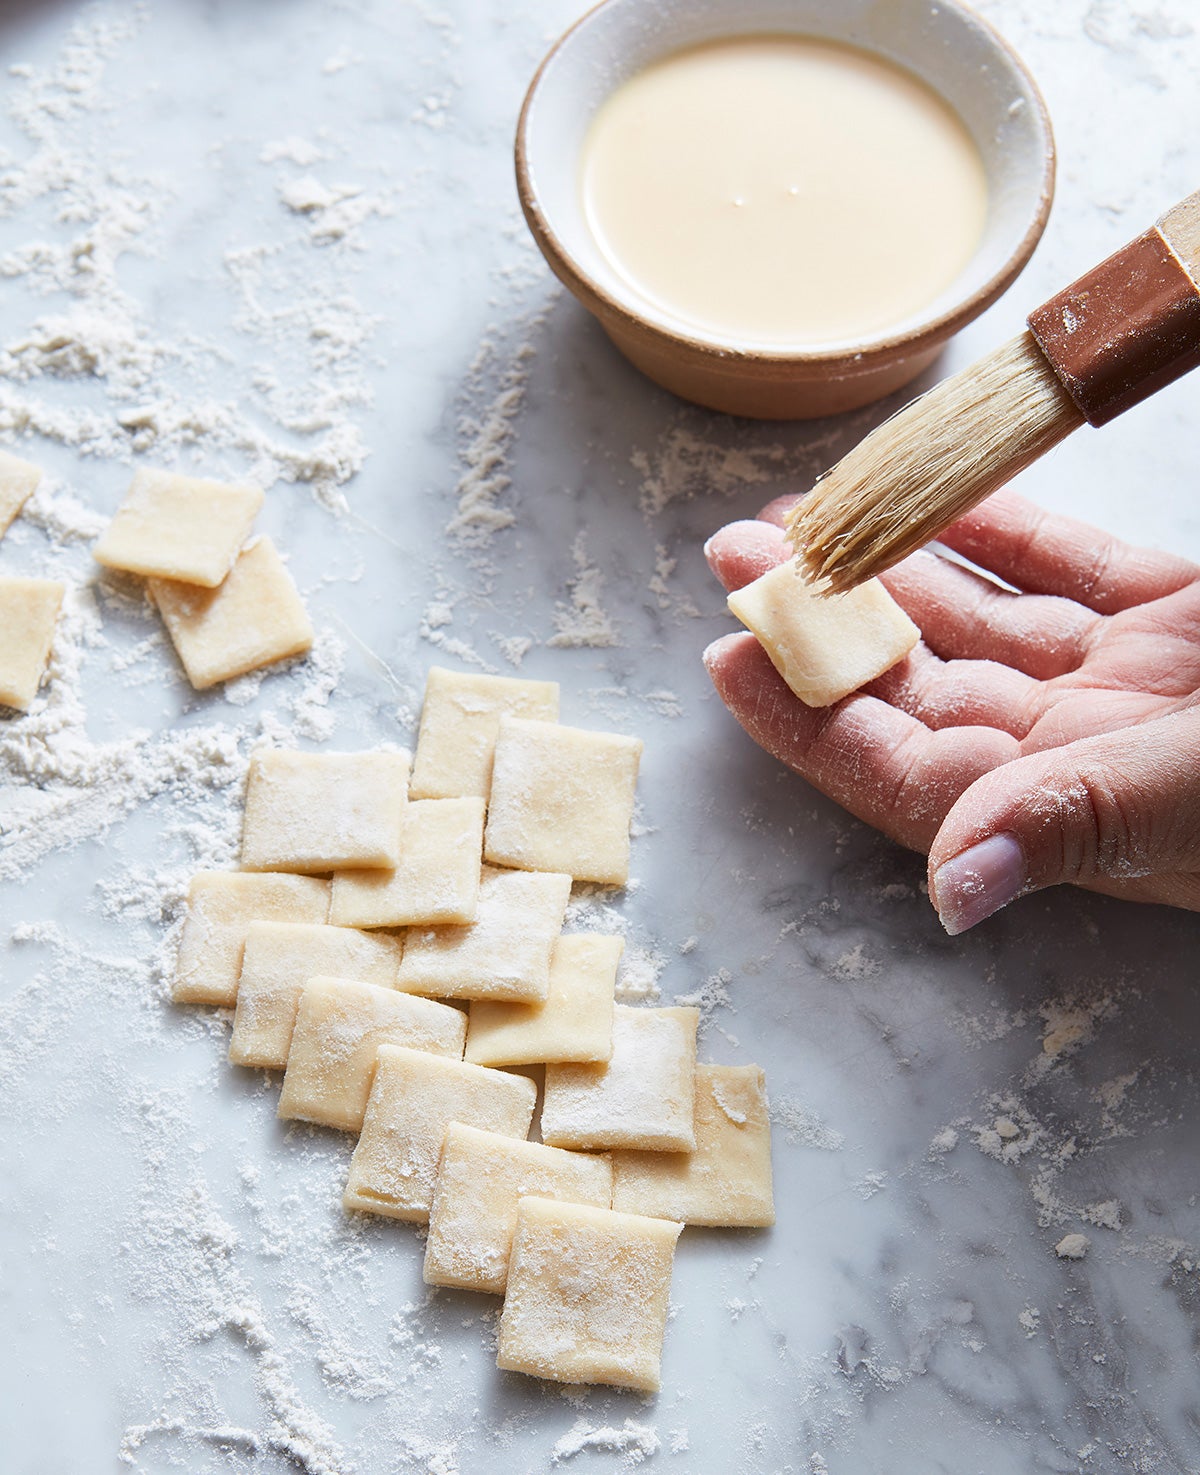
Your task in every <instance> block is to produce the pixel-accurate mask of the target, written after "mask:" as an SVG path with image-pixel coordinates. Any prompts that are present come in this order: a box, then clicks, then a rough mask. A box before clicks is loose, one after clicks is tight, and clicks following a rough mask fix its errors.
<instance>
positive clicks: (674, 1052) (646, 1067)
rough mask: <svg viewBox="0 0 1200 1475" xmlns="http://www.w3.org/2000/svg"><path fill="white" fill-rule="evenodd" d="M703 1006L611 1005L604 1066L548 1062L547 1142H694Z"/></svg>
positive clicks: (668, 1147)
mask: <svg viewBox="0 0 1200 1475" xmlns="http://www.w3.org/2000/svg"><path fill="white" fill-rule="evenodd" d="M699 1021H700V1011H699V1010H698V1009H684V1008H676V1009H632V1008H630V1007H629V1006H628V1005H625V1004H617V1005H615V1006H614V1008H613V1049H612V1058H611V1059H610V1060H609V1061H608V1063H607V1064H606V1065H548V1066H547V1067H546V1094H545V1099H544V1100H543V1102H542V1141H543V1142H546V1143H549V1145H550V1146H551V1147H577V1148H594V1147H599V1148H604V1147H631V1148H638V1149H641V1150H642V1151H645V1152H692V1151H694V1150H695V1146H696V1131H695V1122H694V1118H695V1100H696V1026H697V1024H698V1023H699Z"/></svg>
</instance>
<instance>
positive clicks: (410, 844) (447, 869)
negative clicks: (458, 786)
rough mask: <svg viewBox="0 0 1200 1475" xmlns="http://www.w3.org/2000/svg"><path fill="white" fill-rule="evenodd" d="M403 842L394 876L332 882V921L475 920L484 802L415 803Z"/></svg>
mask: <svg viewBox="0 0 1200 1475" xmlns="http://www.w3.org/2000/svg"><path fill="white" fill-rule="evenodd" d="M399 844H400V859H399V862H398V864H397V865H396V868H395V869H394V870H383V871H381V870H373V871H365V870H355V871H340V872H339V873H338V874H337V875H336V876H334V878H333V903H332V907H331V910H330V921H331V922H335V923H337V924H338V925H339V926H345V927H410V926H413V925H414V924H420V923H424V924H431V923H432V924H442V923H447V922H457V923H465V922H471V921H473V920H474V918H475V910H476V908H477V906H478V905H479V872H480V865H481V861H482V857H483V800H482V799H479V798H474V797H472V798H465V799H414V800H412V801H411V802H410V803H409V804H407V805H406V806H405V809H404V811H403V814H402V816H401V820H400V842H399Z"/></svg>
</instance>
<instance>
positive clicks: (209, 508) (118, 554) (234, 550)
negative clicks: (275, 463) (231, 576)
mask: <svg viewBox="0 0 1200 1475" xmlns="http://www.w3.org/2000/svg"><path fill="white" fill-rule="evenodd" d="M262 503H263V494H262V492H261V491H260V490H259V488H258V487H253V486H248V485H245V484H242V483H227V482H221V481H204V480H202V479H201V478H200V477H196V476H178V475H176V474H175V473H174V472H172V471H158V470H154V469H152V468H150V467H142V468H141V469H139V470H138V471H135V472H134V473H133V480H132V482H130V484H129V490H128V491H127V492H126V493H125V500H124V501H123V502H122V503H121V505H120V507H118V508H117V514H116V516H115V517H114V518H113V520H112V521H111V522H110V523H109V525H108V526H107V527H106V528H105V530H104V532H103V533H102V534H101V536H100V541H99V542H98V543H97V544H96V547H95V550H94V552H95V557H96V561H97V562H98V563H102V564H104V565H105V566H106V567H108V568H119V569H125V570H126V571H127V572H128V573H131V574H144V575H146V576H147V577H149V578H156V579H178V580H180V582H182V583H184V584H200V585H202V586H203V587H204V588H205V589H215V588H216V587H217V585H218V584H219V583H220V582H221V580H222V579H223V578H224V577H225V575H226V574H227V573H228V572H229V570H230V569H231V568H232V567H233V561H234V559H235V558H236V557H237V555H238V549H239V548H240V547H241V546H242V544H243V543H244V542H245V541H246V537H247V535H248V534H249V532H250V524H251V523H252V522H253V521H254V516H255V514H256V513H257V511H258V509H259V508H260V507H261V506H262Z"/></svg>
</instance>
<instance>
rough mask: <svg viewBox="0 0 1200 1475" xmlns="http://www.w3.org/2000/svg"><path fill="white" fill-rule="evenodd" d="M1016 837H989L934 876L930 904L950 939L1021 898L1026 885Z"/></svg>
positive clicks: (956, 857)
mask: <svg viewBox="0 0 1200 1475" xmlns="http://www.w3.org/2000/svg"><path fill="white" fill-rule="evenodd" d="M1027 880H1028V878H1027V876H1026V874H1025V857H1024V856H1023V855H1022V854H1021V847H1020V845H1019V844H1018V843H1017V837H1016V836H1015V835H1010V834H1007V833H1004V834H1000V835H989V836H988V838H987V839H986V840H981V841H980V842H979V844H978V845H972V846H971V847H970V849H969V850H964V851H963V852H962V853H961V854H960V855H956V856H954V858H953V859H952V860H948V861H944V862H943V863H942V864H941V865H940V866H938V868H937V870H936V871H935V872H934V873H933V881H932V886H931V890H932V892H933V904H934V906H935V907H936V908H937V914H938V916H939V917H940V918H941V922H942V926H943V927H944V928H945V929H946V931H947V932H948V933H949V934H950V936H951V937H957V936H958V934H959V933H960V932H966V931H967V929H968V928H970V927H974V926H975V925H976V924H977V923H979V922H982V921H984V920H985V919H986V918H988V917H990V916H991V915H992V913H993V912H998V911H999V910H1000V908H1001V907H1006V906H1007V905H1008V904H1009V902H1010V901H1012V900H1013V899H1014V898H1015V897H1017V896H1020V894H1021V892H1022V891H1023V890H1024V889H1025V886H1026V884H1027Z"/></svg>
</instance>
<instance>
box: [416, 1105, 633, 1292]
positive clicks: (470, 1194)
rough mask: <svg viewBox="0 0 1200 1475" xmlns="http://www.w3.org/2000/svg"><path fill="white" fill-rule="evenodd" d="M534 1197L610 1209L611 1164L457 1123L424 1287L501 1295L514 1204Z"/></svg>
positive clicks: (447, 1148) (440, 1177)
mask: <svg viewBox="0 0 1200 1475" xmlns="http://www.w3.org/2000/svg"><path fill="white" fill-rule="evenodd" d="M530 1195H533V1196H535V1197H537V1198H550V1199H557V1200H560V1201H566V1202H568V1203H575V1204H592V1205H594V1206H595V1207H596V1208H598V1209H607V1208H608V1207H610V1205H611V1204H612V1163H611V1161H610V1159H609V1158H607V1157H605V1156H603V1155H602V1154H592V1153H586V1152H564V1151H563V1150H562V1148H561V1147H545V1146H543V1145H542V1143H540V1142H520V1141H517V1140H516V1139H515V1138H512V1137H497V1136H496V1135H495V1133H493V1132H481V1131H479V1130H478V1129H477V1128H475V1127H466V1126H464V1125H463V1124H462V1123H461V1122H452V1123H451V1124H450V1126H449V1127H448V1128H447V1129H446V1139H445V1141H444V1143H443V1144H442V1159H441V1162H440V1164H439V1165H438V1173H437V1182H436V1183H435V1184H434V1188H433V1208H432V1210H431V1212H430V1215H429V1235H428V1237H427V1238H426V1240H425V1280H426V1282H427V1283H428V1284H429V1285H439V1286H457V1287H458V1288H459V1289H461V1290H466V1291H494V1292H496V1293H497V1294H502V1293H503V1291H504V1284H505V1282H506V1281H507V1279H508V1257H509V1254H510V1253H511V1251H512V1239H513V1232H514V1230H515V1229H516V1227H517V1201H518V1200H519V1199H522V1198H527V1197H529V1196H530Z"/></svg>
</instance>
